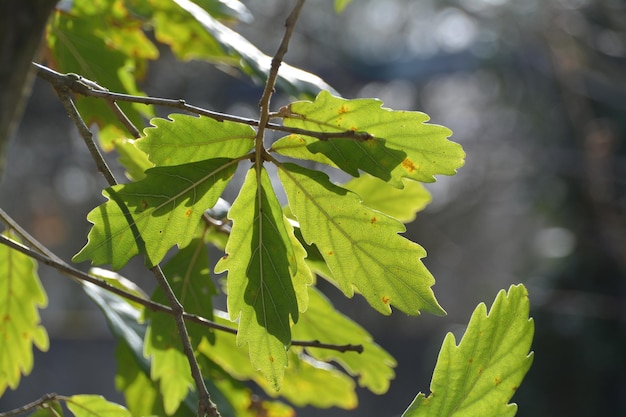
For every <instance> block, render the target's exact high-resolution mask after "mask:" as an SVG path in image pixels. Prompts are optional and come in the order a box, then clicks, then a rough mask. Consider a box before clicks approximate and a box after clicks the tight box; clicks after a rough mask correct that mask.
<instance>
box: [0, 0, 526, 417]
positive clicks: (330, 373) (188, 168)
mask: <svg viewBox="0 0 626 417" xmlns="http://www.w3.org/2000/svg"><path fill="white" fill-rule="evenodd" d="M346 4H347V2H346V1H338V2H337V3H336V7H337V8H338V9H339V8H342V7H345V5H346ZM247 17H248V14H247V11H246V9H245V8H244V7H243V6H241V4H240V3H238V2H232V1H228V2H226V1H218V0H212V1H211V0H206V1H203V2H200V1H198V2H197V3H193V2H191V1H189V0H175V1H174V2H171V1H166V0H150V1H148V0H143V1H142V0H135V1H122V0H114V1H102V2H93V1H78V0H75V1H74V2H73V3H72V7H71V9H70V10H65V11H59V12H57V13H56V15H55V16H54V18H53V21H52V22H51V24H50V27H49V30H48V46H49V51H50V56H51V57H52V58H53V60H54V63H55V65H56V68H57V69H59V70H60V71H62V72H77V73H81V74H82V75H84V76H86V77H88V78H91V79H93V80H97V81H98V83H100V84H101V85H104V86H106V87H107V88H110V89H111V90H114V91H124V92H127V93H130V94H134V95H140V94H141V92H140V91H139V90H138V88H137V86H136V84H135V82H136V79H137V78H139V77H140V76H141V75H142V74H143V72H144V71H145V67H146V62H147V60H150V59H155V58H156V56H157V54H158V52H157V48H156V47H155V45H154V44H153V43H152V41H150V40H149V38H148V37H147V36H146V35H145V33H144V30H145V29H146V27H149V28H151V29H152V30H153V33H154V38H155V39H156V40H157V41H159V42H162V43H165V44H168V45H170V47H171V48H172V51H173V52H174V53H175V54H176V56H177V57H179V58H180V59H205V60H209V61H215V62H220V63H227V64H231V65H233V66H237V67H239V68H240V69H241V70H242V71H243V72H245V73H246V74H249V75H250V76H252V77H253V78H255V77H256V78H259V79H261V80H263V79H264V77H266V76H267V72H268V70H269V64H270V59H271V58H270V57H267V56H265V55H263V54H261V53H260V52H259V51H258V50H257V49H256V48H255V47H254V46H252V44H251V43H249V42H248V41H246V40H245V39H243V38H242V37H241V36H240V35H238V34H236V33H235V32H233V31H232V30H231V29H229V28H228V27H226V26H225V25H224V24H223V23H222V22H220V20H222V21H228V20H231V19H246V18H247ZM278 86H279V87H282V88H283V89H284V90H286V91H287V92H288V93H290V94H292V95H294V96H300V97H302V96H304V97H308V98H312V99H311V100H304V101H295V102H293V103H291V104H290V105H288V106H285V107H283V108H281V109H280V110H279V111H278V112H276V113H273V114H272V117H273V118H274V119H276V120H280V121H282V125H280V126H281V127H280V130H283V131H287V133H288V134H286V135H285V136H284V137H282V138H280V139H278V140H277V141H276V142H274V143H273V144H271V145H270V146H266V144H265V143H264V139H265V138H264V135H263V133H262V132H263V129H259V130H255V129H254V128H252V127H251V126H250V125H249V124H244V123H238V122H236V121H224V120H216V119H213V118H210V117H205V116H201V117H197V116H190V115H184V114H172V115H170V116H169V117H168V118H167V119H162V118H152V116H153V110H152V108H151V107H149V106H143V105H142V106H138V105H136V104H129V105H126V106H122V110H123V111H124V113H125V114H126V115H127V116H128V118H129V119H130V121H131V122H132V123H134V124H136V125H139V124H142V120H143V119H144V118H152V119H151V120H150V126H149V127H147V128H146V129H145V130H144V131H143V135H142V137H141V138H140V139H137V140H127V139H123V140H122V138H124V136H125V134H124V133H123V125H121V124H120V123H119V121H118V119H117V118H116V117H115V115H114V114H113V113H110V112H109V110H108V108H107V107H106V103H103V101H101V100H95V99H94V98H89V97H82V98H80V99H79V101H78V108H79V111H80V113H81V115H82V116H83V118H84V119H85V120H86V121H87V122H89V123H94V122H95V123H98V124H99V125H100V126H101V127H102V129H101V137H102V138H103V140H102V146H103V147H104V148H105V149H113V148H115V149H117V150H118V152H119V154H120V156H121V157H120V162H121V163H122V164H123V165H124V166H125V168H126V169H127V173H128V177H129V179H130V180H131V181H130V182H128V183H126V184H120V185H114V186H111V187H109V188H107V189H105V190H104V191H103V194H104V196H105V197H106V198H107V200H108V201H107V202H106V203H104V204H102V205H100V206H98V207H96V208H95V209H94V210H92V211H91V212H90V213H89V215H88V216H87V218H88V220H89V221H90V222H91V223H93V226H92V228H91V231H90V232H89V235H88V242H87V244H86V245H85V246H84V247H83V248H82V250H81V251H80V252H79V253H78V254H77V255H76V256H75V257H74V259H73V260H74V261H75V262H82V261H91V262H92V264H94V265H104V264H108V265H111V266H112V268H113V269H114V270H118V269H120V268H122V267H123V266H124V265H126V263H127V262H128V261H129V260H130V259H132V258H133V257H135V256H142V257H143V258H144V259H145V262H146V266H147V267H149V268H152V267H155V266H157V265H159V264H160V263H162V262H165V265H164V267H163V271H164V273H165V276H166V278H167V281H168V282H169V284H170V286H171V287H172V289H173V291H174V294H175V295H176V297H177V298H178V300H179V301H180V303H181V304H182V306H183V308H184V310H185V312H187V313H190V314H195V315H197V316H199V317H203V318H205V319H208V320H211V323H215V324H217V325H218V326H221V327H222V328H223V329H224V328H225V329H226V330H229V329H230V331H223V330H222V331H215V330H212V328H211V326H209V327H207V326H206V325H203V324H200V323H188V324H187V329H188V333H189V339H190V342H191V345H192V348H193V349H194V352H195V357H196V360H197V361H198V364H199V365H200V368H201V371H202V376H203V378H204V379H205V383H206V384H207V386H208V387H209V391H210V392H211V395H212V397H213V399H214V401H215V402H216V403H217V405H218V408H219V410H220V411H221V413H222V414H223V415H227V416H247V415H272V416H282V415H285V416H287V415H291V414H292V412H293V411H292V410H291V408H290V407H289V406H287V405H285V404H284V403H282V402H278V401H266V400H259V399H257V398H256V397H255V396H254V395H253V393H252V391H251V390H250V388H249V387H248V386H246V385H245V384H244V383H242V381H247V380H251V381H254V382H255V383H256V384H257V385H258V386H259V387H261V388H262V389H263V390H265V392H266V393H267V394H268V395H269V396H272V397H275V396H278V395H280V396H281V397H282V398H283V399H285V400H287V401H289V402H290V403H292V404H294V405H296V406H304V405H313V406H317V407H329V406H339V407H344V408H353V407H355V406H356V403H357V399H356V394H355V382H354V379H353V377H354V378H357V380H358V383H359V385H360V386H362V387H365V388H367V389H369V390H371V391H372V392H375V393H384V392H385V391H386V390H387V389H388V387H389V383H390V380H391V379H392V378H393V377H394V369H393V368H394V367H395V366H396V363H395V361H394V359H393V358H392V357H391V356H390V355H389V353H387V352H386V351H385V350H384V349H382V348H381V347H380V346H378V345H377V344H376V343H375V342H374V341H373V340H372V337H371V335H370V334H369V333H368V332H367V331H366V330H364V329H363V328H362V327H361V326H359V325H358V324H357V323H355V322H354V321H352V320H351V319H349V318H347V317H346V316H344V315H342V314H341V313H340V312H339V311H337V310H336V309H335V308H334V307H333V306H332V304H331V303H330V301H329V300H328V299H327V298H326V297H325V296H324V295H323V294H322V293H321V292H320V291H319V290H318V289H317V287H316V280H317V279H318V277H321V278H322V279H325V280H327V281H328V282H330V283H331V284H333V285H335V286H336V287H337V288H339V289H340V290H341V291H342V292H343V293H344V294H345V295H346V296H348V297H352V296H353V295H354V294H355V292H356V293H359V294H360V295H362V296H363V297H364V298H365V300H367V302H368V303H369V304H370V305H371V306H372V307H373V308H374V309H376V310H377V311H379V312H381V313H382V314H390V313H391V308H392V306H393V307H394V308H397V309H399V310H401V311H403V312H405V313H407V314H411V315H418V314H420V312H421V311H427V312H430V313H434V314H444V310H443V309H442V308H441V307H440V306H439V304H438V302H437V300H436V298H435V296H434V294H433V292H432V290H431V287H432V285H433V284H434V279H433V277H432V275H431V274H430V272H429V271H428V270H427V269H426V268H425V266H424V265H423V263H422V262H421V258H423V257H424V256H425V255H426V253H425V251H424V249H423V248H422V247H421V246H420V245H418V244H417V243H414V242H411V241H410V240H408V239H406V238H405V237H403V236H402V235H401V233H403V232H404V231H405V227H404V225H403V222H407V221H411V220H413V218H414V217H415V213H416V212H417V211H419V210H421V209H422V208H423V207H424V206H425V205H426V204H427V203H428V201H429V199H430V196H429V194H428V192H427V191H426V190H425V188H424V187H423V185H422V184H421V183H423V182H432V181H434V178H435V177H434V176H435V175H440V174H443V175H453V174H454V173H455V172H456V170H457V169H458V168H459V167H461V166H462V164H463V159H464V153H463V150H462V149H461V147H460V146H459V145H458V144H456V143H454V142H451V141H450V140H449V139H448V137H449V136H450V135H451V132H450V131H449V130H448V129H447V128H445V127H442V126H437V125H433V124H429V123H427V122H428V116H427V115H425V114H423V113H420V112H409V111H394V110H390V109H387V108H384V107H382V103H381V102H380V101H378V100H375V99H357V100H346V99H343V98H340V97H337V96H336V95H333V93H332V89H331V88H330V87H329V86H327V85H326V84H325V83H324V82H323V81H322V80H321V79H319V78H317V77H314V76H312V75H311V74H308V73H306V72H304V71H301V70H299V69H296V68H293V67H289V66H285V67H284V68H281V71H280V73H279V80H278ZM329 90H330V91H329ZM313 96H315V97H314V98H313ZM298 161H304V162H305V163H306V164H307V165H308V166H310V165H314V166H315V167H317V168H319V169H311V168H306V167H305V166H304V164H303V163H302V162H298ZM240 167H242V169H245V170H246V171H247V172H246V174H245V179H244V181H243V186H242V187H241V189H240V191H239V194H238V196H237V197H236V199H235V200H234V201H233V202H232V205H231V204H230V203H228V202H226V201H224V200H222V199H221V196H222V194H223V192H224V189H225V188H226V186H227V185H228V184H229V182H230V180H231V179H232V178H233V177H234V176H235V174H236V172H237V170H238V168H240ZM269 167H272V168H271V169H272V170H275V171H276V172H277V176H276V177H272V176H271V175H270V173H269V171H268V168H269ZM333 170H340V171H343V172H345V173H347V174H349V175H351V176H352V177H353V179H352V180H350V181H348V182H347V183H344V184H336V183H335V182H333V181H331V179H330V178H329V175H328V172H332V171H333ZM279 186H280V187H281V188H282V189H283V191H284V193H285V194H286V197H287V204H286V205H285V206H283V205H281V203H280V201H279V198H278V196H277V193H276V188H277V187H279ZM10 239H12V240H13V241H15V239H16V238H15V236H10ZM207 245H213V246H216V247H217V248H220V249H223V250H224V251H225V255H224V256H223V257H222V258H221V259H220V260H219V261H218V262H217V263H216V265H215V266H214V270H215V272H216V273H222V272H227V274H226V277H225V278H224V279H223V280H222V283H223V285H222V287H221V288H216V287H215V285H214V283H213V280H212V279H211V276H210V270H211V266H212V263H211V260H210V259H209V257H208V252H207ZM174 247H177V248H178V249H177V250H176V251H175V253H174V254H173V255H172V256H169V257H168V256H167V255H168V253H171V250H172V248H174ZM0 250H2V252H0V268H6V271H4V270H1V271H0V285H7V289H6V291H4V290H3V291H2V292H1V293H0V296H6V297H7V299H6V303H0V305H2V306H5V305H6V306H7V307H6V308H5V307H3V308H4V309H5V310H4V311H0V314H2V315H3V317H5V318H6V319H5V320H4V321H3V322H2V324H0V336H3V340H4V341H10V343H4V344H3V348H0V366H1V368H0V394H1V393H2V392H3V391H4V390H5V389H6V387H7V386H8V387H11V388H14V387H15V386H17V384H18V383H19V379H20V375H21V374H27V373H28V372H29V371H30V369H31V368H32V344H33V343H34V344H35V345H36V346H37V347H38V348H40V349H46V348H47V343H48V342H47V337H46V333H45V330H43V328H42V327H41V326H40V325H39V319H38V315H37V306H42V305H44V304H45V295H44V293H43V291H42V290H41V287H40V285H39V283H38V279H37V277H36V275H35V271H34V269H33V263H32V261H31V260H30V259H29V258H28V257H26V256H25V255H22V254H18V253H17V252H16V251H14V250H12V249H10V248H8V247H4V246H0ZM92 274H93V275H96V276H98V277H100V278H101V279H102V280H104V281H107V282H109V283H110V284H112V285H114V286H116V287H118V288H122V289H123V290H124V291H126V292H127V293H130V294H135V295H137V296H138V297H141V298H147V296H145V295H144V294H143V292H142V291H141V289H139V288H137V287H136V286H134V284H132V283H131V282H130V281H128V280H126V279H124V278H123V277H121V276H119V275H117V274H116V273H114V272H111V271H106V270H102V269H97V268H94V269H93V270H92ZM5 277H7V278H5ZM18 283H20V285H18ZM20 286H26V287H24V288H26V290H24V291H23V293H20V292H18V289H20V288H21V287H20ZM83 288H84V290H85V292H86V293H87V294H88V295H89V296H90V297H91V298H92V299H93V300H94V302H95V303H96V304H97V305H98V306H100V307H101V309H102V311H103V312H104V314H105V315H106V316H107V319H108V321H109V323H110V326H111V328H112V331H113V333H114V334H115V335H116V336H117V337H118V339H119V345H118V349H117V352H116V356H117V359H118V361H119V363H120V368H119V371H118V376H117V380H116V384H117V386H118V388H119V389H120V390H121V391H123V392H124V395H125V397H126V401H127V407H128V409H129V410H130V412H131V413H132V415H175V416H187V415H193V414H195V412H196V403H197V392H195V390H194V380H193V378H192V373H191V369H190V363H189V361H188V359H189V358H188V357H187V356H186V355H185V353H184V349H183V344H182V342H181V339H180V336H179V333H178V331H177V327H176V324H175V322H174V319H173V318H172V316H171V315H170V314H166V313H164V312H160V311H159V312H155V311H151V310H149V309H146V308H144V305H142V304H140V303H136V302H132V301H129V300H127V299H125V298H122V297H120V296H119V295H116V294H112V293H110V292H107V291H105V290H103V289H102V288H100V287H97V286H94V285H91V284H86V283H85V284H83ZM220 291H223V292H224V293H225V294H226V296H227V305H228V311H227V312H223V311H218V310H216V309H214V308H213V306H212V297H214V296H215V295H216V294H218V293H219V292H220ZM151 300H152V301H155V302H158V303H161V304H167V297H166V295H165V294H164V293H163V292H162V291H161V290H160V289H159V290H157V291H156V292H155V293H154V294H152V296H151ZM16 306H18V307H16ZM16 308H18V309H20V311H26V310H27V311H28V312H29V313H28V314H25V315H20V314H18V312H17V310H16ZM485 310H486V308H485V306H484V305H481V306H479V308H478V309H477V310H476V312H475V313H474V315H473V317H472V320H471V322H470V325H469V327H468V331H467V333H466V335H465V337H464V338H463V340H462V342H461V344H460V345H459V346H458V347H457V346H456V345H455V341H454V337H453V336H451V335H449V336H448V337H447V338H446V340H445V342H444V346H443V349H442V352H441V354H440V358H439V362H438V364H437V368H436V370H435V374H434V377H433V383H432V387H431V391H432V393H431V394H430V396H428V397H426V396H424V395H422V394H420V395H418V397H417V398H416V400H415V402H414V403H413V404H412V405H411V407H410V408H409V409H408V410H407V411H406V414H405V415H406V416H407V417H412V416H418V415H432V416H434V415H456V414H455V413H458V412H459V410H466V409H467V410H470V409H472V407H476V406H477V407H480V408H481V409H482V410H487V409H488V408H489V407H491V410H492V412H491V414H482V415H513V414H514V413H515V408H514V407H511V406H508V405H507V404H508V401H509V399H510V398H511V396H512V395H513V393H514V390H515V388H516V387H517V385H518V384H519V383H520V381H521V379H522V378H523V376H524V374H525V372H526V370H527V369H528V367H529V366H530V362H531V360H530V357H528V356H527V353H528V349H529V347H530V341H531V339H532V322H531V321H529V320H528V301H527V294H526V292H525V289H524V288H523V287H512V288H511V289H510V291H509V293H508V295H507V294H505V293H504V292H502V293H501V294H500V295H499V296H498V298H497V299H496V302H495V303H494V306H493V307H492V310H491V312H490V314H489V315H486V314H485V313H486V311H485ZM213 327H216V326H213ZM18 335H19V336H18ZM24 335H25V336H26V337H24ZM18 338H20V343H19V344H18V343H17V342H16V339H18ZM294 340H300V341H319V342H321V343H317V344H316V343H309V344H305V345H302V344H296V343H294ZM322 344H324V345H322ZM7 345H10V346H15V348H11V349H7V348H6V346H7ZM328 345H333V346H334V347H335V349H328V348H327V346H328ZM355 345H359V346H360V348H361V350H362V353H361V352H359V351H358V350H359V349H349V348H343V349H341V347H342V346H343V347H346V346H355ZM325 346H326V347H325ZM8 364H11V365H10V366H9V365H8ZM479 398H480V400H477V399H479ZM70 399H71V401H68V404H67V405H68V408H69V409H70V411H71V412H72V413H74V415H76V416H78V417H80V412H77V411H75V409H74V408H72V407H71V406H70V404H78V403H81V402H83V400H84V401H94V403H97V404H96V405H97V406H98V407H99V406H100V405H101V404H100V402H99V401H100V400H99V399H95V397H94V398H92V397H89V398H87V397H84V398H83V397H81V396H76V397H70ZM72 401H73V402H72ZM476 404H478V405H476ZM79 408H80V407H79ZM48 409H54V407H52V408H50V407H49V408H48ZM442 410H445V412H444V411H442ZM55 412H57V411H55ZM511 413H512V414H511ZM95 414H96V415H101V413H99V412H98V413H95ZM106 414H107V415H109V411H106ZM110 415H116V416H117V415H120V416H122V415H123V414H122V413H116V412H113V411H110ZM124 415H126V414H124Z"/></svg>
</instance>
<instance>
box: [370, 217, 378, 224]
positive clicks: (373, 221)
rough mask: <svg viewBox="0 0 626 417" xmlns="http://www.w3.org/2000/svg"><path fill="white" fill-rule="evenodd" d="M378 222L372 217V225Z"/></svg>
mask: <svg viewBox="0 0 626 417" xmlns="http://www.w3.org/2000/svg"><path fill="white" fill-rule="evenodd" d="M377 221H378V219H377V218H376V217H372V220H370V223H371V224H374V223H376V222H377Z"/></svg>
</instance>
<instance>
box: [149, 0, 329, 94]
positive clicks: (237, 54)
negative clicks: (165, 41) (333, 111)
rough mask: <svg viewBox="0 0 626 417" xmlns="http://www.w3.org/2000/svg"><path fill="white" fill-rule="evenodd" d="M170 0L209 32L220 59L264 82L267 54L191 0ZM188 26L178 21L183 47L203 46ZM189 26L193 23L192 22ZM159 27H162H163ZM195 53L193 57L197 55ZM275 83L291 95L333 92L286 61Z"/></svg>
mask: <svg viewBox="0 0 626 417" xmlns="http://www.w3.org/2000/svg"><path fill="white" fill-rule="evenodd" d="M174 1H175V2H176V4H177V5H179V6H180V7H181V8H182V9H184V10H185V11H187V12H188V13H189V14H190V15H191V16H193V18H194V19H195V20H196V21H197V23H198V24H199V25H200V26H201V27H202V28H203V29H204V31H205V33H206V34H209V35H210V37H211V38H212V40H213V42H211V43H212V44H215V43H216V44H217V45H218V46H219V48H220V50H222V51H223V52H222V54H223V55H225V57H220V58H219V59H218V61H219V62H220V63H228V60H227V58H230V62H231V64H232V65H233V66H237V67H239V68H240V69H241V70H242V71H243V72H244V73H246V74H248V75H249V76H251V77H252V78H253V79H255V80H257V81H259V82H261V83H264V82H265V80H266V78H267V74H268V73H269V70H270V66H271V61H272V58H271V57H270V56H268V55H265V54H264V53H263V52H261V51H260V50H259V49H258V48H257V47H256V46H254V45H253V44H252V43H250V41H248V40H247V39H246V38H244V37H243V36H241V35H240V34H239V33H237V32H235V31H234V30H232V29H230V28H228V27H227V26H225V25H223V24H222V23H220V22H219V21H218V20H216V19H215V18H213V16H211V15H210V14H209V13H207V12H206V11H205V10H203V9H202V8H201V7H200V6H198V5H197V4H195V3H193V2H191V1H190V0H174ZM164 24H165V22H162V23H161V24H159V25H158V27H162V26H163V25H164ZM189 27H190V26H189V25H188V24H187V25H185V26H182V25H181V26H180V27H179V28H178V31H177V33H178V34H180V35H181V36H182V37H183V38H185V39H186V40H188V42H187V43H186V49H187V50H189V49H191V48H193V49H192V50H194V51H198V50H202V49H203V48H204V47H203V46H202V44H201V43H200V42H195V41H196V39H195V38H194V36H196V35H197V34H198V31H197V30H194V29H189ZM191 27H195V25H194V26H191ZM163 30H166V29H165V28H163ZM167 30H168V31H169V32H170V42H171V43H172V45H176V44H177V43H178V42H179V40H178V39H177V38H176V37H175V36H174V33H172V31H170V29H167ZM190 30H193V32H191V33H190ZM158 36H159V34H158V32H157V37H158ZM200 36H202V35H200ZM172 38H174V41H173V42H172V41H171V39H172ZM204 38H206V35H204V36H203V38H202V39H203V40H204ZM173 48H174V46H173ZM211 55H216V56H219V53H216V52H215V50H214V49H212V50H211V52H210V53H208V54H206V55H205V56H207V58H210V57H211ZM193 57H194V56H193V54H187V56H186V57H185V58H186V59H189V58H193ZM195 57H196V58H197V57H198V56H195ZM276 85H277V87H278V88H280V89H282V90H283V91H285V92H286V93H287V94H289V95H291V96H294V97H301V96H306V97H313V96H315V95H316V94H317V93H319V92H320V91H322V90H329V91H333V92H334V89H333V88H332V87H331V86H330V85H328V84H327V83H326V82H324V80H322V79H321V78H319V77H318V76H316V75H314V74H311V73H309V72H306V71H303V70H301V69H299V68H295V67H292V66H291V65H288V64H286V63H283V64H282V65H281V66H280V71H279V73H278V79H277V81H276Z"/></svg>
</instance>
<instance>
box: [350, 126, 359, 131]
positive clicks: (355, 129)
mask: <svg viewBox="0 0 626 417" xmlns="http://www.w3.org/2000/svg"><path fill="white" fill-rule="evenodd" d="M350 130H351V131H353V132H356V131H357V130H359V128H358V127H356V126H350Z"/></svg>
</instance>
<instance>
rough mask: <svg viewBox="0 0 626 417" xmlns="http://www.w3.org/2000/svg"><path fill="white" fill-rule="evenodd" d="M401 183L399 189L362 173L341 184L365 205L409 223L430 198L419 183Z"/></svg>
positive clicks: (408, 181)
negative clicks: (401, 185) (402, 185)
mask: <svg viewBox="0 0 626 417" xmlns="http://www.w3.org/2000/svg"><path fill="white" fill-rule="evenodd" d="M403 183H404V188H401V189H399V188H396V187H393V186H392V185H390V184H389V183H388V182H385V181H382V180H380V179H378V178H376V177H372V176H371V175H367V174H362V175H361V176H360V177H358V178H353V179H352V180H350V181H348V182H347V183H345V184H342V185H341V186H342V187H343V188H345V189H347V190H350V191H352V192H353V193H356V194H358V195H359V196H360V197H361V199H362V200H363V204H364V205H366V206H367V207H369V208H373V209H374V210H378V211H382V212H383V213H385V214H387V215H389V216H391V217H394V218H396V219H398V220H400V221H401V222H402V223H409V222H412V221H413V220H415V214H416V213H417V212H419V211H421V210H422V209H424V207H426V205H427V204H428V203H430V200H431V198H430V193H429V192H428V190H427V189H426V188H425V187H424V186H423V185H422V184H421V183H419V182H416V181H411V180H404V181H403Z"/></svg>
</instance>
